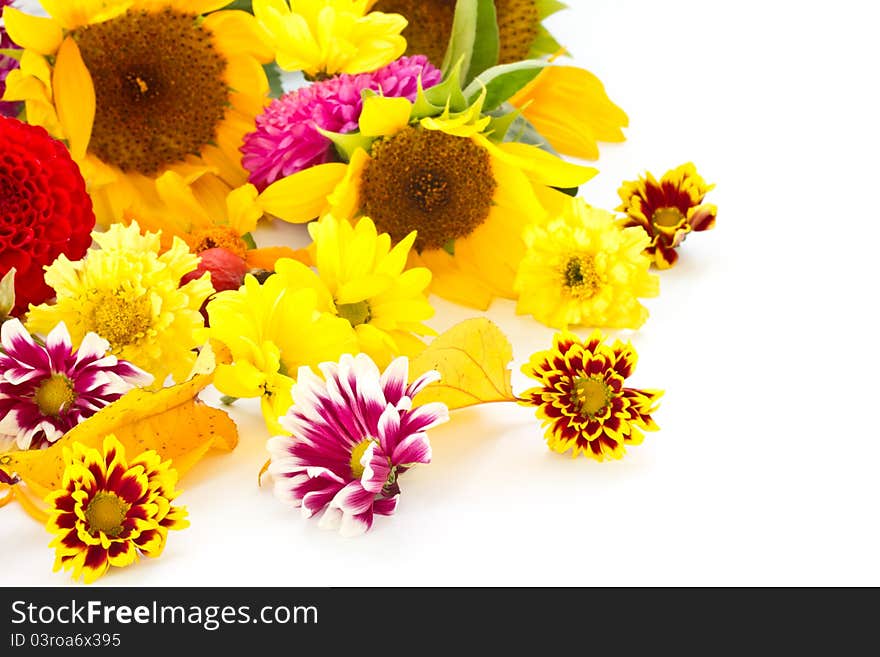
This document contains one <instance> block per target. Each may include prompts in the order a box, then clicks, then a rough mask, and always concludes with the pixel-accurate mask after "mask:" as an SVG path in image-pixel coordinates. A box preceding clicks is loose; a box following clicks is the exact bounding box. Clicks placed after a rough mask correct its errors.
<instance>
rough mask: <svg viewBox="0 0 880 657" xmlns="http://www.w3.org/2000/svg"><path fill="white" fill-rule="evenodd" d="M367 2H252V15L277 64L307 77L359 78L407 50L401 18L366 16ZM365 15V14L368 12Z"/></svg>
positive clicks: (395, 15)
mask: <svg viewBox="0 0 880 657" xmlns="http://www.w3.org/2000/svg"><path fill="white" fill-rule="evenodd" d="M371 4H373V3H372V2H371V1H370V0H254V3H253V8H254V16H256V18H257V20H258V21H259V23H260V26H261V27H262V28H263V31H264V36H265V37H266V38H267V41H268V43H270V44H271V45H272V49H273V50H274V51H275V52H277V62H278V65H279V66H280V67H281V68H283V69H285V70H287V71H303V72H304V73H305V74H306V75H308V76H310V77H311V78H324V77H327V76H330V75H335V74H336V73H363V72H366V71H375V70H376V69H377V68H380V67H382V66H384V65H385V64H388V63H389V62H391V61H392V60H394V59H397V58H398V57H400V56H401V55H402V54H403V51H404V50H406V40H405V39H404V38H403V37H402V36H400V32H401V30H403V28H404V27H405V26H406V19H405V18H404V17H403V16H400V15H397V14H384V13H381V12H377V11H374V12H370V11H369V9H370V5H371ZM368 12H369V13H368Z"/></svg>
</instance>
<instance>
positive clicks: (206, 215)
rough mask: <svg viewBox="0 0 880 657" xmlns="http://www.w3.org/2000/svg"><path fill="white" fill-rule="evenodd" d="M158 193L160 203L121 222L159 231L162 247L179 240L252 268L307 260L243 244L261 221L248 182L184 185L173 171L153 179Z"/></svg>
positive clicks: (206, 180) (212, 180) (210, 179)
mask: <svg viewBox="0 0 880 657" xmlns="http://www.w3.org/2000/svg"><path fill="white" fill-rule="evenodd" d="M156 190H157V192H158V195H159V203H158V204H153V205H146V204H142V205H141V206H140V207H138V208H137V209H135V208H132V209H131V210H129V211H128V212H127V213H126V216H125V217H123V221H124V222H125V223H130V222H131V221H137V223H138V224H139V225H140V227H141V230H143V231H148V230H149V231H160V232H161V236H162V247H163V248H169V247H170V246H171V243H172V241H173V239H174V238H175V237H179V238H180V239H182V240H183V241H184V242H186V243H187V245H188V246H189V248H190V250H191V251H192V252H193V253H201V252H202V251H205V250H206V249H213V248H216V247H220V248H224V249H226V250H228V251H230V252H232V253H234V254H236V255H238V256H240V257H241V258H242V259H243V260H244V261H245V263H246V264H247V267H248V268H250V269H265V270H269V271H271V270H272V269H273V268H274V267H275V261H276V260H278V259H279V258H296V259H299V260H306V259H307V258H308V255H307V254H306V253H305V252H304V250H302V249H300V250H294V249H291V248H290V247H286V246H269V247H263V248H256V247H252V246H251V244H252V243H249V242H248V241H246V240H245V237H244V236H245V235H247V234H249V233H251V232H253V231H254V229H255V228H256V226H257V221H258V220H259V219H260V218H262V217H263V209H262V207H261V206H260V203H259V200H258V194H257V188H256V187H254V186H253V185H251V184H250V183H246V184H244V185H242V186H241V187H237V188H235V189H233V190H230V189H229V188H228V187H227V186H226V185H225V184H224V183H223V182H222V181H220V180H219V179H218V178H216V177H215V176H200V177H199V178H197V179H195V180H193V181H192V182H191V183H190V184H187V182H186V180H184V179H183V178H182V177H181V176H180V174H178V173H177V172H176V171H166V172H165V173H164V174H162V175H161V176H159V178H158V179H157V180H156Z"/></svg>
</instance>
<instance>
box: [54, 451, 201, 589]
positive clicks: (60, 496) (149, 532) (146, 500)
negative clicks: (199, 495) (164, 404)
mask: <svg viewBox="0 0 880 657" xmlns="http://www.w3.org/2000/svg"><path fill="white" fill-rule="evenodd" d="M64 460H65V462H66V463H67V466H66V468H65V470H64V478H63V481H62V484H61V489H60V490H58V491H56V492H54V493H51V494H50V495H49V496H48V497H47V498H46V502H47V503H48V504H49V520H48V521H47V523H46V528H47V529H48V530H49V531H50V532H51V533H52V534H54V535H55V538H54V539H53V540H52V542H51V543H50V544H49V547H54V548H55V568H54V569H55V570H56V571H57V570H61V569H62V568H63V569H64V570H73V577H74V579H78V578H79V577H80V575H82V577H83V580H84V581H85V583H86V584H90V583H91V582H94V581H95V580H96V579H98V578H99V577H101V576H102V575H104V573H106V572H107V570H108V569H109V568H110V566H116V567H124V566H128V565H131V564H132V563H134V562H135V561H137V559H138V555H139V554H143V555H145V556H148V557H158V556H159V555H160V554H161V553H162V550H163V549H164V547H165V540H166V538H167V537H168V530H169V529H185V528H186V527H188V526H189V521H188V520H186V519H185V518H186V509H185V508H183V507H177V506H172V505H171V502H172V501H173V500H174V498H176V497H177V495H178V491H176V490H175V486H176V485H177V471H176V470H174V469H173V468H172V467H171V461H165V462H162V459H161V458H160V457H159V455H158V454H157V453H156V452H154V451H153V450H149V451H146V452H144V453H143V454H141V455H140V456H138V457H137V458H135V459H134V460H132V461H131V462H129V461H127V460H126V458H125V448H124V447H123V446H122V444H121V443H120V442H119V441H118V440H117V439H116V437H115V436H114V435H112V434H111V435H109V436H107V437H106V438H105V439H104V445H103V452H102V451H99V450H97V449H92V448H90V447H86V446H84V445H83V444H82V443H74V444H73V448H72V449H66V448H65V450H64Z"/></svg>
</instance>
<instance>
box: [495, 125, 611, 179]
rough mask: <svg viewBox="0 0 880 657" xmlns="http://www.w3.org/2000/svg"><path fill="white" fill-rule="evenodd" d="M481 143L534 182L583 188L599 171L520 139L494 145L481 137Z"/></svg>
mask: <svg viewBox="0 0 880 657" xmlns="http://www.w3.org/2000/svg"><path fill="white" fill-rule="evenodd" d="M478 139H479V140H480V143H481V144H482V145H483V146H484V147H485V148H488V149H489V151H490V152H491V153H492V155H494V156H495V157H497V158H499V159H501V160H503V161H504V162H507V163H508V164H512V165H513V166H516V167H519V168H520V169H522V170H523V171H524V172H525V174H526V175H527V176H528V177H529V178H530V179H531V180H533V181H534V182H537V183H541V184H542V185H548V186H550V187H579V186H580V185H583V184H584V183H585V182H587V181H588V180H590V179H591V178H592V177H593V176H595V175H596V174H597V173H599V172H598V171H597V170H596V169H594V168H593V167H585V166H581V165H579V164H572V163H570V162H566V161H565V160H563V159H561V158H559V157H557V156H555V155H553V154H552V153H548V152H547V151H542V150H541V149H540V148H538V147H537V146H531V145H529V144H521V143H518V142H505V143H503V144H493V143H491V142H490V141H489V140H488V139H485V138H482V137H479V138H478Z"/></svg>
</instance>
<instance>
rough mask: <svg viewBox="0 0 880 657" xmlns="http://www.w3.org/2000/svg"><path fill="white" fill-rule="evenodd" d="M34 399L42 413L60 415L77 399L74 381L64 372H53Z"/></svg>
mask: <svg viewBox="0 0 880 657" xmlns="http://www.w3.org/2000/svg"><path fill="white" fill-rule="evenodd" d="M34 401H35V402H37V408H39V409H40V413H42V414H43V415H49V416H52V417H58V416H59V415H61V412H62V411H64V410H66V409H68V408H70V405H71V404H72V403H73V402H75V401H76V393H75V392H74V391H73V383H71V381H70V379H68V378H67V377H66V376H64V375H62V374H53V375H52V376H50V377H49V378H48V379H46V380H45V381H43V383H41V384H40V387H39V388H37V391H36V393H35V394H34Z"/></svg>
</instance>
